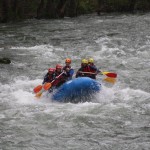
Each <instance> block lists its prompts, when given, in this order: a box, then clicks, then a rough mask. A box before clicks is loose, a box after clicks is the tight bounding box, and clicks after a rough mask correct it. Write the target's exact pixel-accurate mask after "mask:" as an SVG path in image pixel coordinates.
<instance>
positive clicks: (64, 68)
mask: <svg viewBox="0 0 150 150" xmlns="http://www.w3.org/2000/svg"><path fill="white" fill-rule="evenodd" d="M67 68H69V70H70V69H71V66H65V67H63V70H65V71H66V69H67Z"/></svg>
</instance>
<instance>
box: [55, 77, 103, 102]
mask: <svg viewBox="0 0 150 150" xmlns="http://www.w3.org/2000/svg"><path fill="white" fill-rule="evenodd" d="M100 90H101V84H100V83H99V82H98V81H96V80H94V79H91V78H88V77H79V78H75V79H73V80H70V81H68V82H66V83H64V84H63V85H62V86H60V87H59V88H58V89H57V90H56V91H55V92H53V94H52V100H53V101H57V102H71V103H79V102H86V101H91V99H92V97H93V96H94V95H95V93H97V92H99V91H100Z"/></svg>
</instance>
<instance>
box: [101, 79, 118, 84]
mask: <svg viewBox="0 0 150 150" xmlns="http://www.w3.org/2000/svg"><path fill="white" fill-rule="evenodd" d="M104 81H106V82H109V83H112V84H114V83H115V82H116V79H115V78H105V79H104Z"/></svg>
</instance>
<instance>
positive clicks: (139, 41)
mask: <svg viewBox="0 0 150 150" xmlns="http://www.w3.org/2000/svg"><path fill="white" fill-rule="evenodd" d="M149 31H150V14H141V15H139V14H138V15H128V14H127V15H113V14H110V15H103V16H96V15H95V14H92V15H85V16H80V17H77V18H65V19H61V20H34V19H33V20H26V21H24V22H21V23H9V24H0V57H8V58H10V59H11V61H12V62H11V64H9V65H4V64H0V150H85V149H87V150H149V149H150V32H149ZM67 57H69V58H71V59H72V67H73V68H74V69H75V71H77V69H78V68H79V67H80V62H81V59H82V58H89V57H92V58H94V60H95V64H96V66H97V67H98V68H100V69H101V70H103V71H110V72H116V73H117V74H118V77H117V81H116V83H115V84H114V85H112V84H111V83H108V82H105V81H104V80H103V79H104V76H102V75H97V80H99V82H101V84H102V90H101V91H100V93H98V94H97V95H96V96H95V98H93V99H91V102H86V103H79V104H72V103H56V102H52V101H51V99H48V98H46V97H44V96H43V97H42V98H41V99H36V98H35V97H34V94H33V92H32V91H33V88H34V87H36V86H37V85H38V84H41V82H42V80H43V77H44V75H45V74H46V72H47V69H48V68H49V67H54V66H55V65H56V64H57V63H61V64H64V60H65V58H67Z"/></svg>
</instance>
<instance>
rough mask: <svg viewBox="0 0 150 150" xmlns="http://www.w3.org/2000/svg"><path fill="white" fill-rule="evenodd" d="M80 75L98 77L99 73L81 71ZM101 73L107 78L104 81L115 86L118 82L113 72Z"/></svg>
mask: <svg viewBox="0 0 150 150" xmlns="http://www.w3.org/2000/svg"><path fill="white" fill-rule="evenodd" d="M80 73H83V74H84V73H85V74H94V75H97V73H93V72H82V71H80ZM101 73H102V74H104V75H106V76H107V78H105V79H104V81H106V82H110V83H113V84H114V83H115V82H116V79H115V78H116V77H117V74H116V73H112V72H101Z"/></svg>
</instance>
